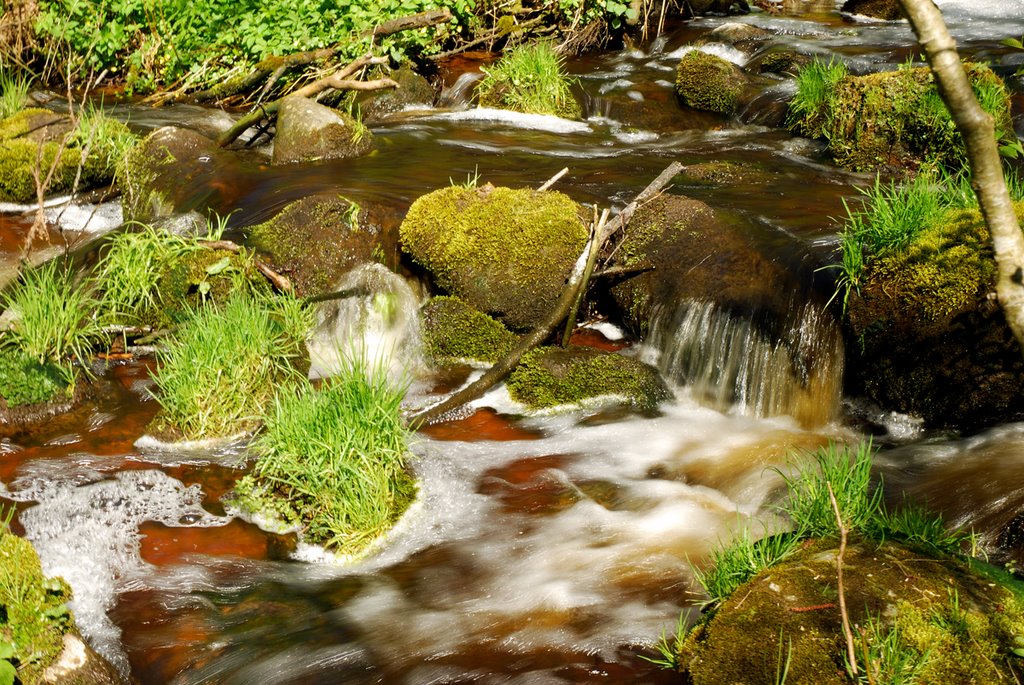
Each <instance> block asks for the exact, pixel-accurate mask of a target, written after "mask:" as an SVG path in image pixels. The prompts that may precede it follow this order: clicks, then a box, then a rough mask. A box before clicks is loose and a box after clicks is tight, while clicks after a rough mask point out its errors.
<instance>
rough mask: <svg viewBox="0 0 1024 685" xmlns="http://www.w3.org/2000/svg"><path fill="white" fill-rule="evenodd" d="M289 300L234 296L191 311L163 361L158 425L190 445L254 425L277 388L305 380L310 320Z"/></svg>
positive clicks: (157, 374)
mask: <svg viewBox="0 0 1024 685" xmlns="http://www.w3.org/2000/svg"><path fill="white" fill-rule="evenodd" d="M289 299H290V298H288V297H280V298H276V297H270V296H267V297H263V298H253V297H247V296H244V295H241V294H236V295H233V296H232V297H230V298H229V299H228V301H227V302H226V303H224V304H223V305H218V304H212V305H210V306H207V307H202V308H200V309H197V310H194V311H192V312H191V313H190V314H189V315H188V317H187V318H186V320H185V321H184V322H183V323H182V325H181V326H180V328H179V329H178V330H177V332H176V333H175V334H174V335H173V336H172V337H171V338H170V339H169V340H168V341H167V344H166V346H165V347H164V348H163V349H162V350H161V351H160V353H159V354H158V360H159V362H160V366H159V368H158V369H157V370H156V372H154V374H153V380H154V382H155V383H156V386H157V389H158V392H157V393H156V398H157V401H158V402H159V403H160V406H161V408H162V410H163V411H162V413H161V415H160V416H158V419H157V420H158V422H159V425H160V426H161V427H162V428H165V429H167V430H168V431H170V432H171V433H175V432H180V434H181V435H182V436H184V437H185V438H187V439H203V438H211V437H224V436H228V435H232V434H234V433H237V432H239V431H241V430H246V429H248V428H252V427H253V426H255V425H256V424H257V423H258V419H259V416H260V415H261V413H262V412H263V410H264V407H265V405H266V404H267V403H268V402H269V401H270V398H271V397H272V395H273V388H274V387H275V386H276V385H278V384H280V383H284V382H291V381H294V380H296V379H297V378H301V377H302V374H301V373H300V372H299V370H298V367H297V365H298V363H299V361H300V360H301V359H304V355H305V350H304V347H303V343H304V342H305V334H306V332H307V331H308V330H309V328H310V327H311V324H312V322H311V319H310V317H311V315H310V314H309V313H308V310H306V309H304V308H302V307H301V305H300V304H297V303H295V302H290V301H289ZM292 299H293V298H292Z"/></svg>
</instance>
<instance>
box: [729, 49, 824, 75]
mask: <svg viewBox="0 0 1024 685" xmlns="http://www.w3.org/2000/svg"><path fill="white" fill-rule="evenodd" d="M810 61H811V58H810V57H808V56H807V55H801V54H800V53H798V52H793V51H792V50H790V49H789V48H787V47H786V46H785V45H774V46H770V47H768V48H767V49H765V50H764V51H763V52H760V53H759V54H757V55H755V56H754V58H753V59H751V60H750V61H749V62H747V64H746V65H745V66H746V69H747V70H749V71H757V72H760V73H762V74H785V73H791V72H794V71H796V70H797V69H799V68H800V67H802V66H804V65H805V64H808V63H809V62H810Z"/></svg>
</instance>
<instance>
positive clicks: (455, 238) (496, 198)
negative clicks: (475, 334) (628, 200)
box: [399, 184, 587, 330]
mask: <svg viewBox="0 0 1024 685" xmlns="http://www.w3.org/2000/svg"><path fill="white" fill-rule="evenodd" d="M581 215H582V208H581V207H580V206H579V205H577V204H576V203H575V202H573V201H572V200H571V199H569V198H568V197H567V196H565V195H563V194H562V193H558V192H553V191H545V192H536V191H533V190H530V189H519V190H513V189H511V188H501V187H499V188H495V187H494V186H492V185H490V184H487V185H485V186H482V187H479V188H467V187H462V186H451V187H448V188H442V189H440V190H435V191H434V192H432V193H429V194H427V195H424V196H423V197H420V198H419V199H418V200H416V201H415V202H414V203H413V204H412V207H410V208H409V212H408V213H407V214H406V217H405V221H403V222H402V226H401V228H400V229H399V231H400V235H401V241H402V248H403V249H404V250H405V251H406V252H408V253H409V254H410V255H411V256H412V258H413V260H414V261H415V262H416V263H418V264H420V265H421V266H423V267H424V268H426V269H427V270H428V271H429V272H430V273H431V275H432V276H433V278H434V280H435V281H436V283H437V285H439V286H440V287H441V288H442V289H444V290H446V291H447V292H448V293H450V294H452V295H456V296H458V297H460V298H462V299H463V300H465V301H466V302H467V303H468V304H469V305H470V306H472V307H474V308H475V309H478V310H480V311H482V312H485V313H487V314H490V315H492V316H494V317H495V318H497V319H498V320H499V321H501V322H503V323H504V324H505V325H506V326H508V327H509V328H511V329H512V330H521V329H526V328H531V327H533V326H534V325H536V324H537V323H539V322H541V321H542V320H543V319H544V318H545V317H546V316H547V315H548V314H549V313H550V312H551V309H552V308H553V307H554V304H555V302H556V301H557V300H558V298H559V296H560V295H561V292H562V289H563V287H564V285H565V281H566V278H567V277H568V275H569V273H570V271H571V270H572V267H573V264H575V262H576V259H577V257H578V256H579V254H580V252H581V251H582V250H583V246H584V244H585V243H586V240H587V229H586V227H585V226H584V224H583V221H582V220H581V218H580V217H581Z"/></svg>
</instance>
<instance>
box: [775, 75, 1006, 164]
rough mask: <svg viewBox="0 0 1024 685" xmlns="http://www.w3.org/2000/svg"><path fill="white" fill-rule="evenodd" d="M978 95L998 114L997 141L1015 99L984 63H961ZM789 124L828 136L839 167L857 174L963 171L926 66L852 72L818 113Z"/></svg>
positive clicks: (958, 145)
mask: <svg viewBox="0 0 1024 685" xmlns="http://www.w3.org/2000/svg"><path fill="white" fill-rule="evenodd" d="M964 67H965V69H966V70H967V75H968V77H969V78H970V81H971V84H972V86H973V88H974V91H975V94H976V95H978V96H979V101H980V102H981V103H982V106H983V107H984V108H985V109H986V110H987V111H988V112H989V114H991V115H992V116H993V117H994V119H995V124H996V132H997V136H998V137H999V138H1003V137H1006V136H1009V135H1012V132H1013V126H1012V122H1011V121H1010V101H1009V95H1008V93H1007V91H1006V88H1005V86H1004V85H1003V82H1002V81H1001V80H1000V79H999V77H998V76H996V75H995V74H994V73H992V70H991V69H989V68H988V67H987V66H985V65H981V64H971V63H966V64H965V65H964ZM790 126H791V128H793V129H794V130H795V131H797V132H798V133H801V134H803V135H807V136H809V137H812V138H824V139H825V140H826V141H828V148H829V152H830V153H831V154H832V156H833V158H834V159H835V162H836V164H838V165H839V166H841V167H844V168H847V169H852V170H854V171H875V170H907V169H909V170H915V169H917V168H918V167H921V166H922V165H924V166H942V167H947V168H950V169H954V170H955V169H959V168H961V167H962V166H963V164H964V160H965V159H966V152H965V150H964V146H963V141H962V140H961V138H960V134H959V133H958V132H957V130H956V126H955V124H954V123H953V120H952V119H951V118H950V116H949V111H948V110H947V109H946V106H945V104H944V103H943V102H942V98H941V97H940V96H939V93H938V90H937V89H936V87H935V83H934V80H933V78H932V74H931V70H930V69H929V68H928V67H914V68H901V69H897V70H896V71H886V72H879V73H875V74H866V75H864V76H852V75H847V76H844V77H843V78H841V79H840V80H839V81H838V82H837V83H836V85H835V88H834V90H833V92H832V93H830V94H829V95H828V96H826V98H825V101H824V103H823V106H822V107H820V108H818V109H817V110H816V112H815V114H813V115H811V116H808V117H803V118H797V119H795V120H793V121H791V122H790Z"/></svg>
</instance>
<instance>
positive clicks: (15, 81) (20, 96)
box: [0, 66, 30, 119]
mask: <svg viewBox="0 0 1024 685" xmlns="http://www.w3.org/2000/svg"><path fill="white" fill-rule="evenodd" d="M29 83H30V81H29V79H28V77H27V76H25V75H24V74H22V73H19V72H17V71H15V70H14V69H11V68H9V67H6V68H5V67H3V66H0V119H6V118H7V117H9V116H11V115H13V114H15V113H16V112H19V111H21V110H22V109H24V108H25V105H26V104H28V91H29Z"/></svg>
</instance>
